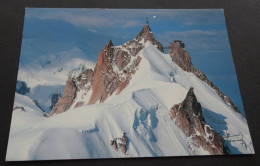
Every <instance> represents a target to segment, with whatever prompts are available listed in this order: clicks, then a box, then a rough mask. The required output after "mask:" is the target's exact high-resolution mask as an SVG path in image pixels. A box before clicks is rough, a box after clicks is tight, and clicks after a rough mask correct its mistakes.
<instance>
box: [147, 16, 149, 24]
mask: <svg viewBox="0 0 260 166" xmlns="http://www.w3.org/2000/svg"><path fill="white" fill-rule="evenodd" d="M146 24H147V25H149V23H148V17H146Z"/></svg>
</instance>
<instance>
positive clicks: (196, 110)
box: [170, 88, 225, 155]
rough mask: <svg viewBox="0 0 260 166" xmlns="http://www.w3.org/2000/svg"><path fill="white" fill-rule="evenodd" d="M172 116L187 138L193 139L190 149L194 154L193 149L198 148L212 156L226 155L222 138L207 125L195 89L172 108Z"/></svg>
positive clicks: (189, 145)
mask: <svg viewBox="0 0 260 166" xmlns="http://www.w3.org/2000/svg"><path fill="white" fill-rule="evenodd" d="M170 115H171V119H172V120H175V124H176V125H177V126H178V127H179V128H180V129H181V130H182V132H183V133H184V134H185V136H186V137H189V138H190V139H191V141H190V142H189V143H188V147H189V148H190V150H191V151H192V152H194V151H195V150H194V148H193V147H196V148H203V149H204V150H206V151H208V152H209V154H211V155H223V154H225V149H224V143H223V140H222V138H221V136H220V135H219V134H218V133H217V132H215V131H214V130H213V129H212V128H211V127H210V126H209V125H208V124H206V123H205V120H204V118H203V116H202V111H201V105H200V103H199V102H198V101H197V99H196V96H195V94H194V92H193V88H190V90H189V91H188V93H187V95H186V98H185V99H184V101H183V102H181V103H179V104H176V105H174V106H173V107H172V108H171V110H170ZM194 153H195V154H196V152H194Z"/></svg>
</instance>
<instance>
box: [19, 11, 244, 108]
mask: <svg viewBox="0 0 260 166" xmlns="http://www.w3.org/2000/svg"><path fill="white" fill-rule="evenodd" d="M146 17H148V18H149V24H150V27H151V29H152V32H153V33H154V36H155V38H156V39H157V40H158V41H160V42H161V43H162V44H163V45H164V46H168V45H169V43H171V42H172V41H173V40H177V39H178V40H182V41H183V42H184V43H185V46H186V50H187V51H188V52H189V54H190V56H191V59H192V62H193V64H194V65H195V66H196V67H197V68H198V69H200V70H202V71H203V72H204V73H205V74H206V75H207V76H208V78H209V79H210V80H211V81H212V82H213V83H214V84H216V85H217V86H218V87H219V88H220V90H221V91H223V92H224V93H226V94H227V95H228V96H229V97H230V98H231V99H232V100H233V101H234V103H235V104H236V105H237V106H238V108H239V109H240V110H241V111H242V112H244V108H243V105H242V102H241V97H240V92H239V88H238V84H237V78H236V74H235V69H234V65H233V60H232V55H231V50H230V45H229V40H228V34H227V30H226V24H225V17H224V11H223V10H222V9H210V10H205V9H199V10H198V9H192V10H190V9H189V10H187V9H185V10H180V9H174V10H173V9H163V10H162V9H156V10H154V9H153V10H152V9H137V10H132V9H131V10H130V9H129V10H128V9H55V8H53V9H50V8H49V9H48V8H45V9H41V8H27V9H26V14H25V24H24V33H23V44H22V50H21V59H20V62H21V66H23V65H28V64H30V61H33V60H34V59H37V58H38V57H40V56H44V55H47V54H50V53H58V52H61V51H66V50H70V49H73V48H75V47H77V48H79V49H81V50H82V51H83V52H84V53H85V54H86V56H87V59H89V60H91V61H96V60H97V55H98V53H99V51H100V50H101V49H102V48H103V47H104V45H105V44H106V43H107V42H108V40H110V39H111V40H112V41H113V43H114V45H121V44H122V43H123V42H126V41H128V40H131V39H133V38H135V36H136V35H137V33H138V32H139V31H140V30H141V29H142V27H143V26H144V25H145V21H146ZM75 56H76V55H75Z"/></svg>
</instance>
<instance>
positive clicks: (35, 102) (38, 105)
mask: <svg viewBox="0 0 260 166" xmlns="http://www.w3.org/2000/svg"><path fill="white" fill-rule="evenodd" d="M32 101H33V102H34V104H35V105H36V106H37V107H38V108H39V109H40V110H41V111H42V112H45V110H44V109H42V107H41V106H40V104H39V103H38V101H37V100H32Z"/></svg>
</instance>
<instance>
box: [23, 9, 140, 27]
mask: <svg viewBox="0 0 260 166" xmlns="http://www.w3.org/2000/svg"><path fill="white" fill-rule="evenodd" d="M116 15H119V16H116ZM25 17H26V18H37V19H57V20H63V21H66V22H69V23H71V24H73V25H75V26H79V27H85V28H91V27H92V28H93V27H95V28H102V27H115V26H118V27H122V28H129V27H137V26H140V25H142V24H141V23H140V22H138V21H136V20H131V19H130V20H129V19H125V18H124V17H122V16H121V15H120V13H118V14H116V13H114V12H112V13H111V12H109V11H108V10H99V9H89V10H87V9H48V8H47V9H34V8H28V9H27V10H26V16H25Z"/></svg>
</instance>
